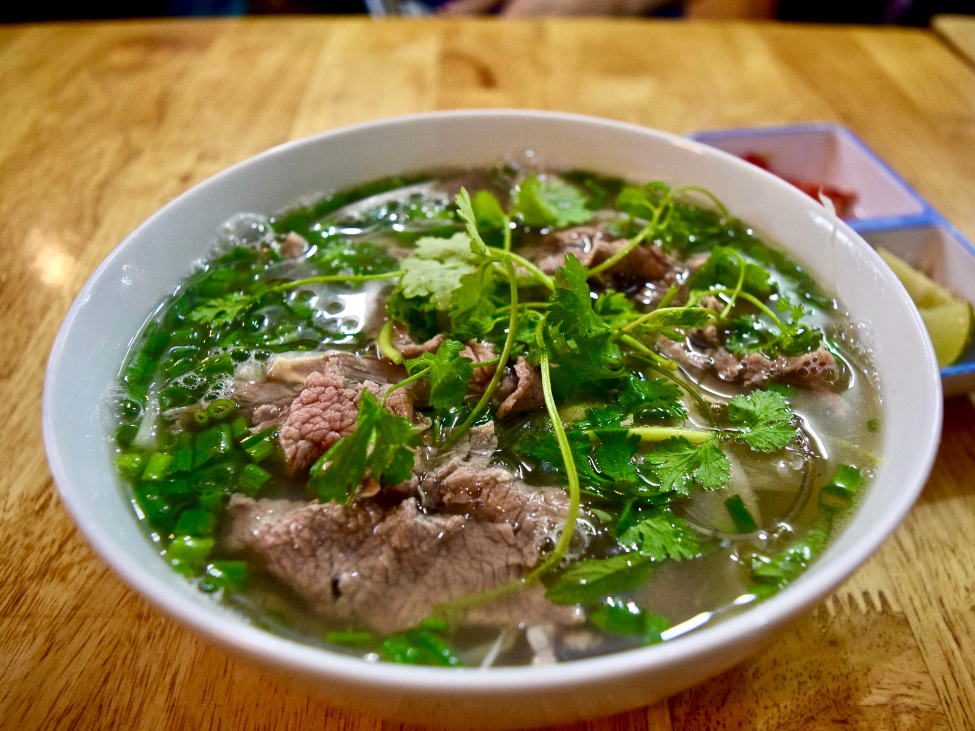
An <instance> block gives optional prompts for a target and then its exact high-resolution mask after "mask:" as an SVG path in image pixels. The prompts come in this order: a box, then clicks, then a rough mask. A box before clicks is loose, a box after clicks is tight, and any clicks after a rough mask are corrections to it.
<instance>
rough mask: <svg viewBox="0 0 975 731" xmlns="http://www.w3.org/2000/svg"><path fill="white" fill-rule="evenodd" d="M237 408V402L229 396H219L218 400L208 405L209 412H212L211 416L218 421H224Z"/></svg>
mask: <svg viewBox="0 0 975 731" xmlns="http://www.w3.org/2000/svg"><path fill="white" fill-rule="evenodd" d="M236 409H237V404H235V403H234V402H233V401H232V400H231V399H229V398H218V399H217V400H216V401H213V402H211V403H210V405H209V406H207V413H208V414H210V416H211V418H213V419H215V420H216V421H223V420H224V419H226V418H227V417H228V416H230V415H231V414H232V413H234V411H236Z"/></svg>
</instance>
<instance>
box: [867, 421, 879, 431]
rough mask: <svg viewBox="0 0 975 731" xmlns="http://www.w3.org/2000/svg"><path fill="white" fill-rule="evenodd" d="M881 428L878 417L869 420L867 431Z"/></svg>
mask: <svg viewBox="0 0 975 731" xmlns="http://www.w3.org/2000/svg"><path fill="white" fill-rule="evenodd" d="M879 428H880V423H879V422H878V421H877V420H876V419H870V420H869V421H867V431H877V429H879Z"/></svg>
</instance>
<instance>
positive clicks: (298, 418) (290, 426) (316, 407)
mask: <svg viewBox="0 0 975 731" xmlns="http://www.w3.org/2000/svg"><path fill="white" fill-rule="evenodd" d="M358 412H359V390H358V389H353V388H347V387H346V383H345V377H344V376H342V375H341V374H340V373H337V372H336V371H334V370H332V369H331V368H326V369H325V370H324V371H322V372H315V373H312V374H311V375H309V376H308V378H307V379H305V388H304V390H302V392H301V393H300V394H299V395H298V398H296V399H295V400H294V402H293V403H292V404H291V408H290V410H289V412H288V415H287V418H286V419H285V421H284V423H283V424H282V425H281V431H280V432H279V434H278V439H279V440H280V442H281V448H282V449H283V450H284V456H285V460H286V466H285V470H286V472H287V473H288V474H289V475H294V474H297V473H299V472H303V471H304V470H307V469H308V468H309V467H311V466H312V465H313V464H314V463H315V460H317V459H318V458H319V457H321V456H322V455H323V454H325V452H326V451H328V448H329V447H331V446H332V445H333V444H335V442H337V441H338V440H339V439H341V438H342V437H344V436H346V435H347V434H351V433H352V430H353V429H355V421H356V416H357V415H358Z"/></svg>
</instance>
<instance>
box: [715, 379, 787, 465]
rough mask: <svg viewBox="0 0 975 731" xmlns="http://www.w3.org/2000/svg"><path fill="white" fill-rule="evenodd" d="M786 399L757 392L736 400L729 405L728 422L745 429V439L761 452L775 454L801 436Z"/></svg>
mask: <svg viewBox="0 0 975 731" xmlns="http://www.w3.org/2000/svg"><path fill="white" fill-rule="evenodd" d="M793 416H794V414H793V413H792V409H790V408H789V402H788V401H786V400H785V397H784V396H783V395H782V394H781V393H778V392H775V391H753V392H752V393H750V394H748V396H735V397H734V398H733V399H731V403H729V404H728V418H729V419H731V421H732V423H734V424H736V425H738V426H739V427H741V429H742V438H743V439H744V440H745V441H746V442H747V443H748V446H749V447H751V448H752V449H754V450H756V451H758V452H774V451H775V450H776V449H781V448H782V447H784V446H785V445H787V444H788V443H789V442H791V441H793V440H794V439H795V438H796V437H797V436H798V433H799V430H798V428H797V427H796V426H795V425H794V424H793V422H792V418H793Z"/></svg>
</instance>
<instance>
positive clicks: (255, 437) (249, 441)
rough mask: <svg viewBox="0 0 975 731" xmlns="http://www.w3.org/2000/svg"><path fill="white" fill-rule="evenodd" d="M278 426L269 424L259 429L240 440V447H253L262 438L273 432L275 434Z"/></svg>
mask: <svg viewBox="0 0 975 731" xmlns="http://www.w3.org/2000/svg"><path fill="white" fill-rule="evenodd" d="M277 431H278V427H276V426H269V427H268V428H267V429H261V431H259V432H257V434H252V435H251V436H249V437H247V438H246V439H241V440H240V448H241V449H247V448H248V447H253V446H254V445H255V444H257V443H258V442H260V441H261V440H262V439H266V438H267V437H270V436H272V435H274V434H277Z"/></svg>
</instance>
